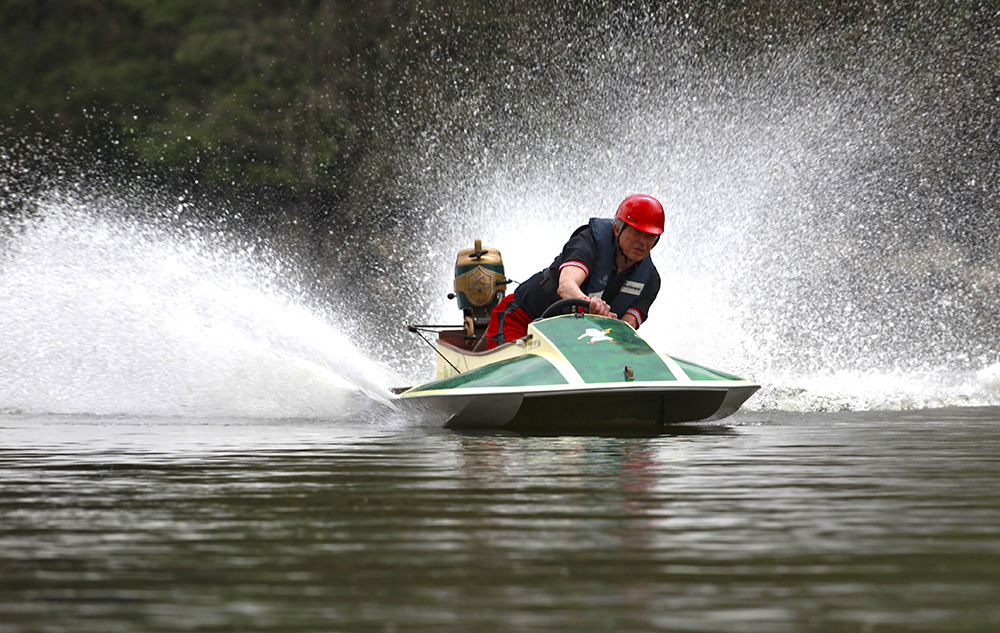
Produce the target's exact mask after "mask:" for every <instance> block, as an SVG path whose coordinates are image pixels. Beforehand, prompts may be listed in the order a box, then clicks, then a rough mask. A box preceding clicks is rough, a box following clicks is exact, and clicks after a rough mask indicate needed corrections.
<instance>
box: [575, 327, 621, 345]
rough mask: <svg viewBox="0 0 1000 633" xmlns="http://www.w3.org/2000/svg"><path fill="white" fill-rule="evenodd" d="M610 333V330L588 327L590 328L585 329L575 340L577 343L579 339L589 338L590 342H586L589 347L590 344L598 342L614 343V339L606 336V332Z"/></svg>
mask: <svg viewBox="0 0 1000 633" xmlns="http://www.w3.org/2000/svg"><path fill="white" fill-rule="evenodd" d="M610 331H611V328H608V329H606V330H598V329H597V328H595V327H590V328H587V329H586V330H584V331H583V334H581V335H580V336H578V337H576V340H578V341H579V340H580V339H582V338H584V337H586V336H589V337H590V340H589V341H587V345H590V344H591V343H597V342H598V341H611V342H612V343H614V342H615V339H613V338H611V337H610V336H608V332H610Z"/></svg>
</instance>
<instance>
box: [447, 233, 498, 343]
mask: <svg viewBox="0 0 1000 633" xmlns="http://www.w3.org/2000/svg"><path fill="white" fill-rule="evenodd" d="M506 294H507V278H506V276H505V275H504V270H503V257H502V256H501V255H500V251H498V250H497V249H495V248H483V241H482V240H480V239H477V240H476V241H475V246H474V247H473V248H467V249H464V250H461V251H459V252H458V258H457V259H456V260H455V297H456V298H457V299H458V307H459V308H460V309H461V310H462V314H463V315H464V317H465V332H466V334H469V335H473V334H478V333H480V332H483V331H485V330H486V326H487V325H489V322H490V314H492V312H493V308H495V307H496V305H497V304H498V303H500V300H501V299H503V298H504V295H506Z"/></svg>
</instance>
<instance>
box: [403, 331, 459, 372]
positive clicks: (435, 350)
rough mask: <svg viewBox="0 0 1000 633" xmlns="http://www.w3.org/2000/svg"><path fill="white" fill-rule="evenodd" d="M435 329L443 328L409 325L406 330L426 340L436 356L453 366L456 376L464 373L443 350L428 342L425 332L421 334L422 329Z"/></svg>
mask: <svg viewBox="0 0 1000 633" xmlns="http://www.w3.org/2000/svg"><path fill="white" fill-rule="evenodd" d="M434 327H442V326H439V325H407V326H406V329H407V330H409V331H410V332H413V333H414V334H416V335H417V336H419V337H420V338H422V339H424V343H427V344H428V345H430V347H431V349H432V350H434V353H435V354H437V355H438V356H440V357H441V358H443V359H444V362H446V363H448V364H449V365H451V368H452V369H454V370H455V373H456V374H460V373H462V372H461V371H460V370H459V369H458V367H455V365H454V363H452V362H451V361H450V360H448V358H447V357H446V356H445V355H444V354H442V353H441V350H439V349H438V348H437V347H435V346H434V343H431V342H430V341H428V340H427V337H425V336H424V335H423V332H421V330H422V329H427V330H430V328H434ZM445 327H446V326H445Z"/></svg>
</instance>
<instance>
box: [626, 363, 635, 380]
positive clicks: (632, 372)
mask: <svg viewBox="0 0 1000 633" xmlns="http://www.w3.org/2000/svg"><path fill="white" fill-rule="evenodd" d="M624 373H625V381H626V382H632V381H633V380H635V370H633V369H632V366H631V365H625V372H624Z"/></svg>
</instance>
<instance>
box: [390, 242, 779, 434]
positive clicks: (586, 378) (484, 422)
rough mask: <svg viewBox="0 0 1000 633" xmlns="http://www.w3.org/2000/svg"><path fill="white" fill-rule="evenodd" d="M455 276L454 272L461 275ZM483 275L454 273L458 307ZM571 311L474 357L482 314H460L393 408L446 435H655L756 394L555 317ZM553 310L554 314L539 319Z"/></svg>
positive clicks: (627, 331) (609, 333) (597, 324)
mask: <svg viewBox="0 0 1000 633" xmlns="http://www.w3.org/2000/svg"><path fill="white" fill-rule="evenodd" d="M476 247H477V248H476V249H474V250H473V249H469V250H470V251H472V254H473V255H475V254H477V253H479V254H481V255H480V259H484V258H487V259H488V257H487V256H486V255H483V254H487V253H488V252H490V251H492V249H485V250H484V249H482V248H481V245H480V243H479V241H478V240H477V242H476ZM463 254H465V255H466V256H467V255H468V253H467V251H463V252H462V253H460V254H459V263H460V264H462V263H463ZM466 258H467V257H466ZM496 259H498V260H499V253H498V252H496ZM465 268H466V267H465V266H461V267H457V268H456V270H457V272H458V273H464V272H469V271H465ZM491 272H492V273H496V272H497V271H490V270H488V269H487V268H486V267H484V266H483V265H480V266H478V269H477V268H473V269H472V270H471V275H470V276H469V278H468V279H465V280H461V279H460V275H458V274H457V275H456V290H457V291H458V292H457V294H456V296H458V298H459V303H460V305H461V304H462V302H463V299H465V298H466V296H467V295H475V292H474V291H470V288H472V287H473V284H472V283H471V280H472V279H474V278H476V276H477V275H478V277H479V279H480V280H481V281H482V278H483V276H484V275H485V276H487V277H489V273H491ZM499 272H500V274H499V281H497V280H496V279H494V280H492V281H491V280H487V281H486V283H487V284H488V285H490V288H491V290H495V288H496V286H497V285H502V284H504V283H505V282H506V280H504V279H503V278H502V268H501V269H500V271H499ZM467 282H468V283H467ZM497 296H499V297H502V296H503V291H502V289H501V290H500V292H499V293H497V292H493V297H490V299H496V297H497ZM473 298H474V297H473ZM485 303H490V301H487V302H485ZM492 303H493V304H494V305H495V301H492ZM579 305H586V304H585V303H584V302H582V301H581V300H579V299H566V300H563V301H560V302H557V303H556V304H553V306H552V308H550V310H549V311H547V312H546V314H545V315H543V317H542V318H540V319H537V320H536V321H534V322H532V323H531V324H530V325H529V326H528V334H527V336H525V337H523V338H521V339H518V340H517V341H513V342H510V343H506V344H504V345H501V346H499V347H496V348H494V349H490V350H486V349H482V351H480V350H481V348H485V345H484V344H483V342H482V330H483V329H484V327H485V323H486V322H488V314H489V312H488V311H487V310H480V311H478V313H477V312H475V311H470V310H469V309H466V327H465V328H453V329H446V328H443V327H442V328H435V329H437V330H438V338H437V340H436V341H435V342H434V343H435V347H436V350H437V352H438V363H437V379H436V380H434V381H432V382H428V383H426V384H423V385H419V386H416V387H412V388H409V389H406V390H404V391H402V392H401V393H400V398H401V399H402V400H401V402H405V403H406V404H413V405H418V404H419V405H422V406H426V407H428V408H432V409H434V410H440V411H441V412H442V413H443V414H444V415H446V416H447V421H446V423H445V426H447V427H449V428H461V429H504V430H512V431H519V432H546V433H567V434H572V433H587V432H612V433H614V432H656V431H658V430H663V429H664V428H666V427H668V426H670V425H674V424H678V423H684V422H694V421H698V420H714V419H719V418H723V417H725V416H728V415H730V414H732V413H734V412H735V411H736V410H737V409H739V408H740V406H741V405H742V404H743V403H744V402H745V401H746V400H747V398H749V397H750V396H751V395H753V393H754V392H755V391H757V389H759V385H757V384H755V383H753V382H750V381H747V380H744V379H742V378H738V377H736V376H733V375H730V374H727V373H723V372H720V371H716V370H713V369H708V368H706V367H702V366H700V365H696V364H694V363H691V362H688V361H684V360H681V359H679V358H674V357H672V356H668V355H666V354H662V353H660V352H657V351H656V350H654V349H653V348H652V347H651V346H650V345H649V343H648V342H646V340H645V339H644V338H643V337H642V336H641V335H640V334H639V333H638V332H637V331H636V330H633V329H632V327H631V326H629V325H628V324H627V323H625V322H624V321H620V320H618V319H612V318H608V317H600V316H596V315H592V314H583V313H579V312H577V313H574V314H558V313H559V312H561V311H562V310H563V309H564V308H565V307H575V306H579ZM553 312H555V313H557V314H558V315H557V316H552V317H549V316H547V315H548V314H550V313H553ZM484 314H485V316H483V315H484ZM428 327H429V326H428ZM421 328H422V326H411V328H410V329H411V330H412V331H416V330H418V329H421Z"/></svg>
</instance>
